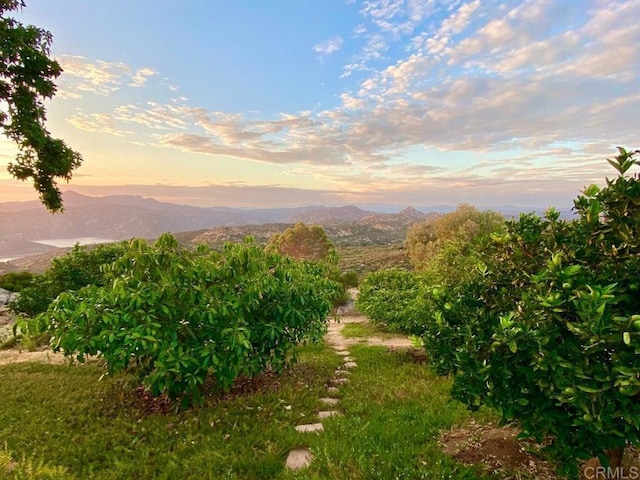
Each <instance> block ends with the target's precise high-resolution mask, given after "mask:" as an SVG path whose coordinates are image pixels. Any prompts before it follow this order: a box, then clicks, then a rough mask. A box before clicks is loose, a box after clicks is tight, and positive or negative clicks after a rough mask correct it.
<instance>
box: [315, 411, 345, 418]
mask: <svg viewBox="0 0 640 480" xmlns="http://www.w3.org/2000/svg"><path fill="white" fill-rule="evenodd" d="M335 415H341V413H340V412H339V411H337V410H322V411H320V412H318V418H319V419H320V420H322V419H324V418H329V417H333V416H335Z"/></svg>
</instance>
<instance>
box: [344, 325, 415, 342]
mask: <svg viewBox="0 0 640 480" xmlns="http://www.w3.org/2000/svg"><path fill="white" fill-rule="evenodd" d="M341 333H342V336H343V337H344V338H360V337H377V338H382V339H386V338H397V337H406V335H403V334H401V333H394V332H391V331H389V330H388V329H387V328H386V327H385V326H383V325H377V324H375V323H369V322H363V323H346V324H345V326H344V327H343V328H342V331H341Z"/></svg>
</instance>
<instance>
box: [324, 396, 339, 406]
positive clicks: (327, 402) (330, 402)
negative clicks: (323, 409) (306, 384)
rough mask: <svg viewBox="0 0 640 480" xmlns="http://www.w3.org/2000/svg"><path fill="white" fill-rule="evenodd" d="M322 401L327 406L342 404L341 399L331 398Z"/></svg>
mask: <svg viewBox="0 0 640 480" xmlns="http://www.w3.org/2000/svg"><path fill="white" fill-rule="evenodd" d="M320 401H321V402H322V403H324V404H325V405H337V404H338V403H340V399H338V398H330V397H325V398H321V399H320Z"/></svg>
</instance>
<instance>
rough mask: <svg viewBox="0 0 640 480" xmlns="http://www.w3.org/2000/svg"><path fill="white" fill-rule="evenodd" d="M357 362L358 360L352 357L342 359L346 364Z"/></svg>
mask: <svg viewBox="0 0 640 480" xmlns="http://www.w3.org/2000/svg"><path fill="white" fill-rule="evenodd" d="M355 360H356V359H355V358H352V357H344V358H343V359H342V361H343V362H344V363H347V362H355Z"/></svg>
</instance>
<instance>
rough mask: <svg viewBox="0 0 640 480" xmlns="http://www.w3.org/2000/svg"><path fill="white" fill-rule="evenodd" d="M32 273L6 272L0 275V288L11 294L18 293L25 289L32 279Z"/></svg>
mask: <svg viewBox="0 0 640 480" xmlns="http://www.w3.org/2000/svg"><path fill="white" fill-rule="evenodd" d="M33 277H34V275H33V273H29V272H8V273H4V274H2V275H0V288H4V289H5V290H10V291H12V292H20V291H21V290H22V289H23V288H25V287H27V286H28V285H29V284H30V283H31V280H32V279H33Z"/></svg>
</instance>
